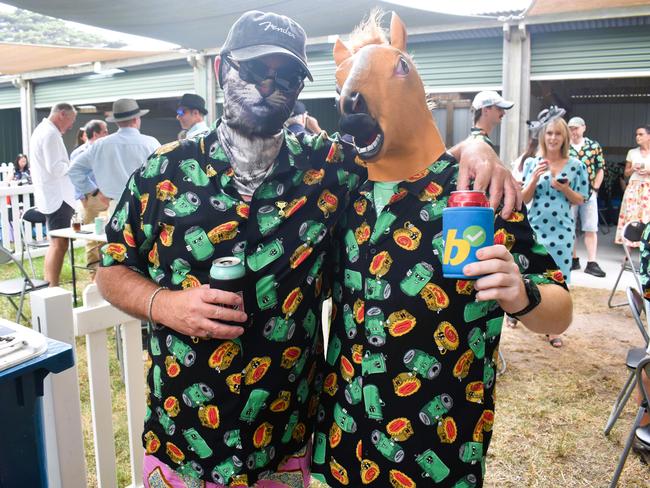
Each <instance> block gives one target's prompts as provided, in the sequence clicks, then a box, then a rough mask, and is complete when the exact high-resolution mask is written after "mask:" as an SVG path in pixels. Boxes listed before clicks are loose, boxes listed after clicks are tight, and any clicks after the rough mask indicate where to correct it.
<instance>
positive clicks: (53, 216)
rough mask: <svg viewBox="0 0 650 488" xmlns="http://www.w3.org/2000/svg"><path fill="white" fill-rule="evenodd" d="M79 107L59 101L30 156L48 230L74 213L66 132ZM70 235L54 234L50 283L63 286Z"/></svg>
mask: <svg viewBox="0 0 650 488" xmlns="http://www.w3.org/2000/svg"><path fill="white" fill-rule="evenodd" d="M76 118H77V111H76V110H75V108H74V107H73V106H72V105H70V104H69V103H57V104H56V105H54V106H53V107H52V109H51V111H50V115H49V116H48V117H47V118H45V119H43V120H42V121H41V123H40V124H38V126H37V127H36V129H34V132H33V133H32V137H31V139H30V143H29V146H30V151H29V160H30V161H31V173H32V181H33V183H34V199H35V203H36V207H37V208H38V209H39V211H41V212H42V213H44V214H45V218H46V221H47V228H48V230H55V229H63V228H65V227H70V219H71V218H72V214H73V213H74V205H75V198H74V187H73V186H72V183H71V182H70V179H69V178H68V176H67V175H66V173H67V172H68V169H69V167H70V160H69V159H68V151H67V150H66V148H65V145H64V144H63V137H62V135H63V134H65V133H66V132H67V131H68V130H69V129H70V128H71V127H72V125H73V124H74V121H75V119H76ZM67 249H68V239H64V238H61V237H51V236H50V247H48V249H47V253H46V254H45V265H44V271H43V274H44V276H45V279H46V280H47V281H49V282H50V286H59V275H60V274H61V266H62V265H63V258H64V257H65V252H66V250H67Z"/></svg>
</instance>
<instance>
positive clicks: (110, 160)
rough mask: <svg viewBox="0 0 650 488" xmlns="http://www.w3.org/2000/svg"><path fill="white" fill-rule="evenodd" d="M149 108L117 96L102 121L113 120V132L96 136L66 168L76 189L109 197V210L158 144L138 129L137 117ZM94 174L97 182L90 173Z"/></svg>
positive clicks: (87, 194)
mask: <svg viewBox="0 0 650 488" xmlns="http://www.w3.org/2000/svg"><path fill="white" fill-rule="evenodd" d="M147 113H149V110H146V109H144V110H143V109H140V107H139V106H138V102H136V101H135V100H133V99H132V98H120V99H119V100H116V101H115V102H114V103H113V113H112V115H109V116H108V117H106V122H115V123H116V124H117V126H118V130H117V132H116V133H114V134H111V135H109V136H106V137H104V138H102V139H99V140H98V141H97V142H95V144H93V145H92V146H90V147H89V148H88V150H87V151H85V152H83V153H82V154H80V155H79V156H78V157H76V158H75V160H74V161H73V164H72V167H71V168H70V170H69V171H68V176H69V177H70V180H71V181H72V184H73V185H74V187H75V188H76V189H77V191H78V192H79V193H81V194H82V195H85V196H86V197H89V196H99V197H100V198H106V199H107V200H110V201H111V205H110V206H109V213H110V212H111V211H112V209H113V208H114V207H113V205H114V202H115V201H117V200H118V199H119V198H120V196H121V195H122V192H123V191H124V188H125V187H126V182H127V181H128V180H129V176H131V173H133V171H135V170H136V169H137V168H139V167H140V166H141V165H142V163H144V162H145V161H146V160H147V157H149V155H150V154H151V153H152V152H154V151H155V150H156V148H158V147H159V146H160V143H159V142H158V141H157V140H156V139H155V138H154V137H151V136H145V135H143V134H141V133H140V122H141V121H140V117H142V116H143V115H145V114H147ZM92 174H94V175H95V179H96V181H97V185H95V184H93V182H92V180H91V179H90V176H91V175H92Z"/></svg>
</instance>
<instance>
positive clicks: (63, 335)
mask: <svg viewBox="0 0 650 488" xmlns="http://www.w3.org/2000/svg"><path fill="white" fill-rule="evenodd" d="M30 297H31V306H32V326H33V328H34V329H35V330H38V331H39V332H42V333H43V334H45V335H46V336H48V337H51V338H52V339H56V340H59V341H62V342H66V343H68V344H72V345H73V347H74V344H75V337H79V336H85V337H86V354H87V360H88V378H89V385H90V402H91V410H92V431H93V440H94V446H95V465H96V472H97V481H98V486H99V487H100V488H116V487H117V469H116V464H115V439H114V435H113V421H112V417H113V413H112V410H111V405H112V402H111V383H110V377H109V369H108V364H109V354H108V340H107V331H108V330H109V329H111V328H113V327H115V326H119V327H120V331H121V335H122V357H123V361H124V377H125V386H126V387H125V390H126V398H125V401H126V406H127V417H128V418H127V421H128V430H129V452H130V460H131V483H130V485H129V487H133V488H136V487H137V488H139V487H142V457H143V454H144V451H143V448H142V442H141V440H140V435H141V433H142V426H143V424H144V414H145V408H146V406H145V382H144V364H143V356H142V336H141V332H140V321H139V320H137V319H134V318H133V317H130V316H129V315H127V314H125V313H123V312H121V311H119V310H117V309H116V308H115V307H113V306H112V305H110V304H109V303H108V302H106V301H104V300H103V299H102V298H101V296H100V295H99V292H98V290H97V287H96V286H95V285H89V286H88V287H87V288H86V289H85V291H84V293H83V306H81V307H77V308H74V309H73V307H72V294H71V293H70V292H69V291H66V290H63V289H62V288H57V287H55V288H47V289H44V290H39V291H37V292H33V293H32V294H31V295H30ZM75 362H76V361H75ZM43 408H44V414H43V418H44V419H45V420H44V423H45V441H46V453H47V472H48V483H49V486H50V487H51V488H77V487H79V488H81V487H86V486H87V479H86V463H85V457H84V448H83V437H82V420H81V402H80V399H79V378H78V374H77V368H76V366H75V367H74V368H71V369H69V370H67V371H65V372H63V373H59V374H57V375H50V376H49V377H48V378H47V380H46V387H45V396H44V401H43Z"/></svg>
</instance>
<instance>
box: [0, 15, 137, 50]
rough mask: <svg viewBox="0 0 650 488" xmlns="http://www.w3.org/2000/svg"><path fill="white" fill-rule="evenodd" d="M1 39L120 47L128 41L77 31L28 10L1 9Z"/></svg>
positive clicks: (75, 45) (59, 21) (74, 45)
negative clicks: (8, 10)
mask: <svg viewBox="0 0 650 488" xmlns="http://www.w3.org/2000/svg"><path fill="white" fill-rule="evenodd" d="M0 39H2V41H3V42H19V43H25V44H50V45H54V46H72V47H103V48H113V49H116V48H120V47H124V46H125V45H126V43H124V42H122V41H110V40H108V39H106V38H104V37H102V36H99V35H96V34H91V33H88V32H83V31H79V30H75V29H73V28H71V27H68V26H67V25H66V24H65V22H64V21H62V20H60V19H55V18H54V17H48V16H46V15H41V14H37V13H33V12H29V11H27V10H21V9H16V10H15V11H14V12H11V13H8V12H0Z"/></svg>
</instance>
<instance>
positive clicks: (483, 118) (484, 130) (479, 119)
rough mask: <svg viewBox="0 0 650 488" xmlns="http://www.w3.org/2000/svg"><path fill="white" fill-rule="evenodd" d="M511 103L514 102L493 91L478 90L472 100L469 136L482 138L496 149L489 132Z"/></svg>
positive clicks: (499, 121)
mask: <svg viewBox="0 0 650 488" xmlns="http://www.w3.org/2000/svg"><path fill="white" fill-rule="evenodd" d="M513 105H514V102H509V101H508V100H504V98H503V97H502V96H501V95H499V94H498V93H497V92H495V91H482V92H479V93H478V94H477V95H476V96H475V97H474V100H473V101H472V110H473V112H474V127H472V129H471V131H470V137H471V138H474V139H479V140H482V141H484V142H486V143H487V144H488V145H489V146H490V147H491V148H492V149H494V150H496V146H495V145H494V143H493V142H492V140H491V139H490V133H491V132H492V131H493V130H494V128H495V127H496V126H497V125H499V124H500V123H501V119H503V116H504V115H505V113H506V110H510V109H511V108H512V107H513Z"/></svg>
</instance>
